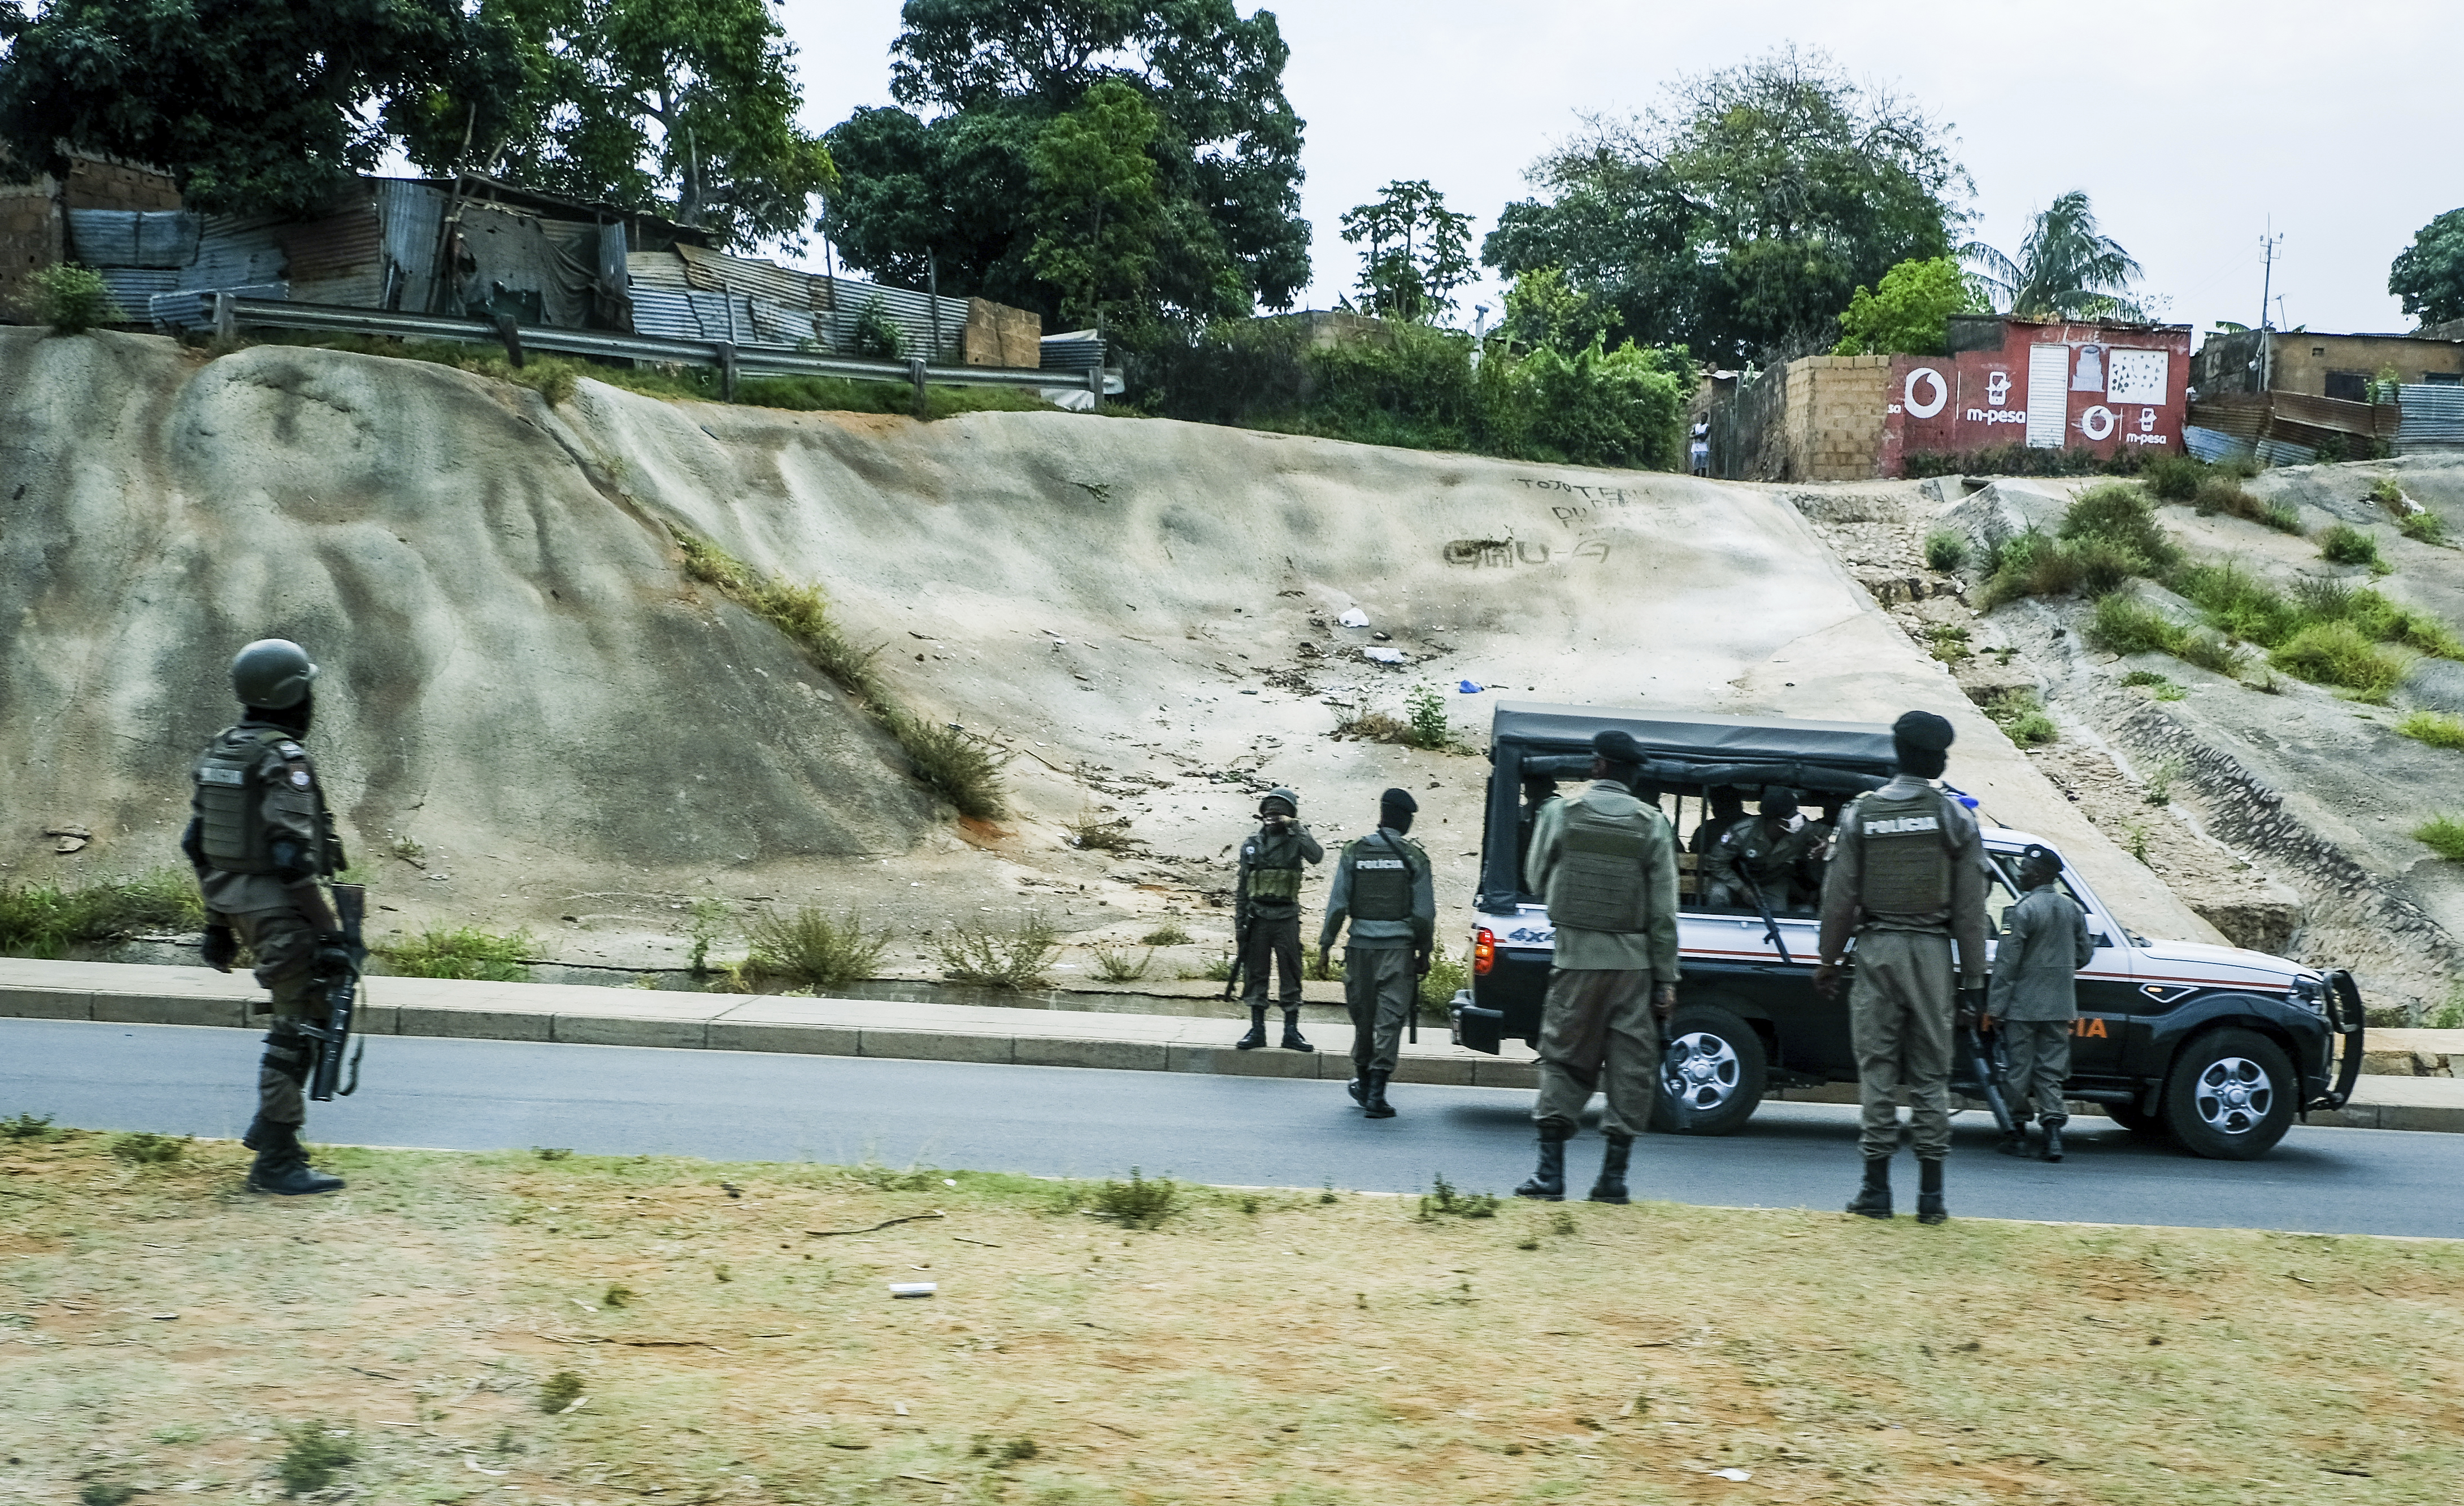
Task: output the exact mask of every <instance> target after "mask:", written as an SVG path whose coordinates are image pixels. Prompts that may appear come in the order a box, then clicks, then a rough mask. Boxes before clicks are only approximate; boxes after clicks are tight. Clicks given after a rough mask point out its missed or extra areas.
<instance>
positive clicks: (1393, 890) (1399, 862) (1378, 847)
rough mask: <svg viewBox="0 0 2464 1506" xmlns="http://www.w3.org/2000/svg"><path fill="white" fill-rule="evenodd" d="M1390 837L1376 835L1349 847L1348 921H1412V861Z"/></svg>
mask: <svg viewBox="0 0 2464 1506" xmlns="http://www.w3.org/2000/svg"><path fill="white" fill-rule="evenodd" d="M1406 851H1407V850H1406V849H1405V848H1404V846H1403V844H1402V843H1400V842H1397V841H1396V840H1395V839H1394V838H1392V837H1389V836H1387V835H1385V834H1384V833H1382V832H1381V833H1379V834H1378V835H1376V836H1374V837H1362V838H1361V839H1360V840H1359V841H1357V842H1354V843H1353V844H1352V907H1351V908H1352V918H1353V919H1355V920H1408V919H1412V861H1411V859H1410V858H1408V857H1406V856H1405V855H1404V853H1405V852H1406Z"/></svg>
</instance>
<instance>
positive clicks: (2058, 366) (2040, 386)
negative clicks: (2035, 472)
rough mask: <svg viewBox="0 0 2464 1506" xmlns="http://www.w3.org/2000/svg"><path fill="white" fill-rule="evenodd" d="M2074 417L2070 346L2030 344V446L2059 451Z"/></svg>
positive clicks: (2032, 448) (2030, 447) (2031, 447)
mask: <svg viewBox="0 0 2464 1506" xmlns="http://www.w3.org/2000/svg"><path fill="white" fill-rule="evenodd" d="M2070 417H2071V347H2070V346H2068V345H2062V344H2041V345H2030V346H2029V347H2028V448H2029V449H2031V450H2059V449H2060V448H2061V447H2062V440H2063V437H2064V431H2066V430H2067V429H2069V427H2070Z"/></svg>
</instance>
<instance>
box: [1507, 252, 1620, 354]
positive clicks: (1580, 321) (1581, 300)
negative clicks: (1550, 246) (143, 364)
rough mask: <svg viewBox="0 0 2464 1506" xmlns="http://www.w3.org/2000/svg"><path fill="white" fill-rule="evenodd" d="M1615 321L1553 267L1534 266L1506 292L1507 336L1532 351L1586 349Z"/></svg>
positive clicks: (1569, 352) (1614, 317)
mask: <svg viewBox="0 0 2464 1506" xmlns="http://www.w3.org/2000/svg"><path fill="white" fill-rule="evenodd" d="M1616 319H1617V316H1616V315H1614V314H1612V313H1610V312H1609V311H1608V310H1606V309H1604V308H1602V307H1600V305H1599V301H1598V300H1597V299H1594V298H1593V297H1592V296H1591V295H1590V294H1588V293H1586V292H1584V291H1583V290H1582V289H1580V288H1577V287H1575V286H1574V285H1573V283H1572V282H1569V281H1568V280H1567V279H1566V274H1565V273H1564V272H1563V271H1562V270H1560V269H1558V268H1556V267H1534V268H1532V269H1531V270H1530V271H1529V272H1526V273H1524V274H1523V275H1522V276H1521V277H1516V278H1515V279H1514V285H1513V286H1512V287H1509V288H1507V290H1506V333H1507V338H1509V339H1512V340H1516V341H1520V342H1521V343H1524V344H1526V345H1529V346H1530V347H1531V348H1533V349H1535V350H1554V351H1556V352H1557V353H1558V354H1560V355H1567V356H1571V355H1573V354H1574V353H1575V352H1577V351H1582V350H1589V349H1590V348H1591V347H1592V346H1594V345H1596V344H1598V343H1600V337H1601V336H1602V335H1603V334H1605V333H1606V332H1607V330H1608V327H1609V325H1610V324H1611V323H1613V322H1615V321H1616Z"/></svg>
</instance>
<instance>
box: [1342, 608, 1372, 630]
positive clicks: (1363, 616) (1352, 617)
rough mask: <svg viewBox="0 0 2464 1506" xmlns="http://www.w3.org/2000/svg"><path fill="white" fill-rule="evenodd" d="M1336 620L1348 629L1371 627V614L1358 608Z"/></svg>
mask: <svg viewBox="0 0 2464 1506" xmlns="http://www.w3.org/2000/svg"><path fill="white" fill-rule="evenodd" d="M1334 620H1335V621H1337V622H1339V623H1341V624H1343V625H1344V626H1345V627H1347V628H1366V627H1368V626H1369V614H1368V613H1367V612H1365V611H1362V610H1361V609H1359V608H1357V607H1354V608H1353V609H1351V610H1350V611H1347V612H1345V613H1344V614H1343V615H1342V616H1340V617H1337V618H1336V619H1334Z"/></svg>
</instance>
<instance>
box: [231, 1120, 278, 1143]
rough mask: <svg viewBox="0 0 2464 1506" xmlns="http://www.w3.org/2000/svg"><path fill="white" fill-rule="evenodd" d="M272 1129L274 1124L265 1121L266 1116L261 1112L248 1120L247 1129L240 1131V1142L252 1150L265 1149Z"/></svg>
mask: <svg viewBox="0 0 2464 1506" xmlns="http://www.w3.org/2000/svg"><path fill="white" fill-rule="evenodd" d="M272 1129H273V1126H272V1125H270V1124H268V1123H266V1122H265V1116H264V1115H262V1114H259V1115H257V1116H256V1117H255V1118H253V1119H250V1120H249V1121H248V1128H247V1129H245V1130H243V1131H241V1132H240V1137H239V1142H240V1143H241V1144H242V1145H244V1146H246V1147H247V1148H248V1149H250V1150H263V1149H264V1148H265V1146H266V1139H267V1136H268V1134H269V1133H270V1132H271V1131H272Z"/></svg>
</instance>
